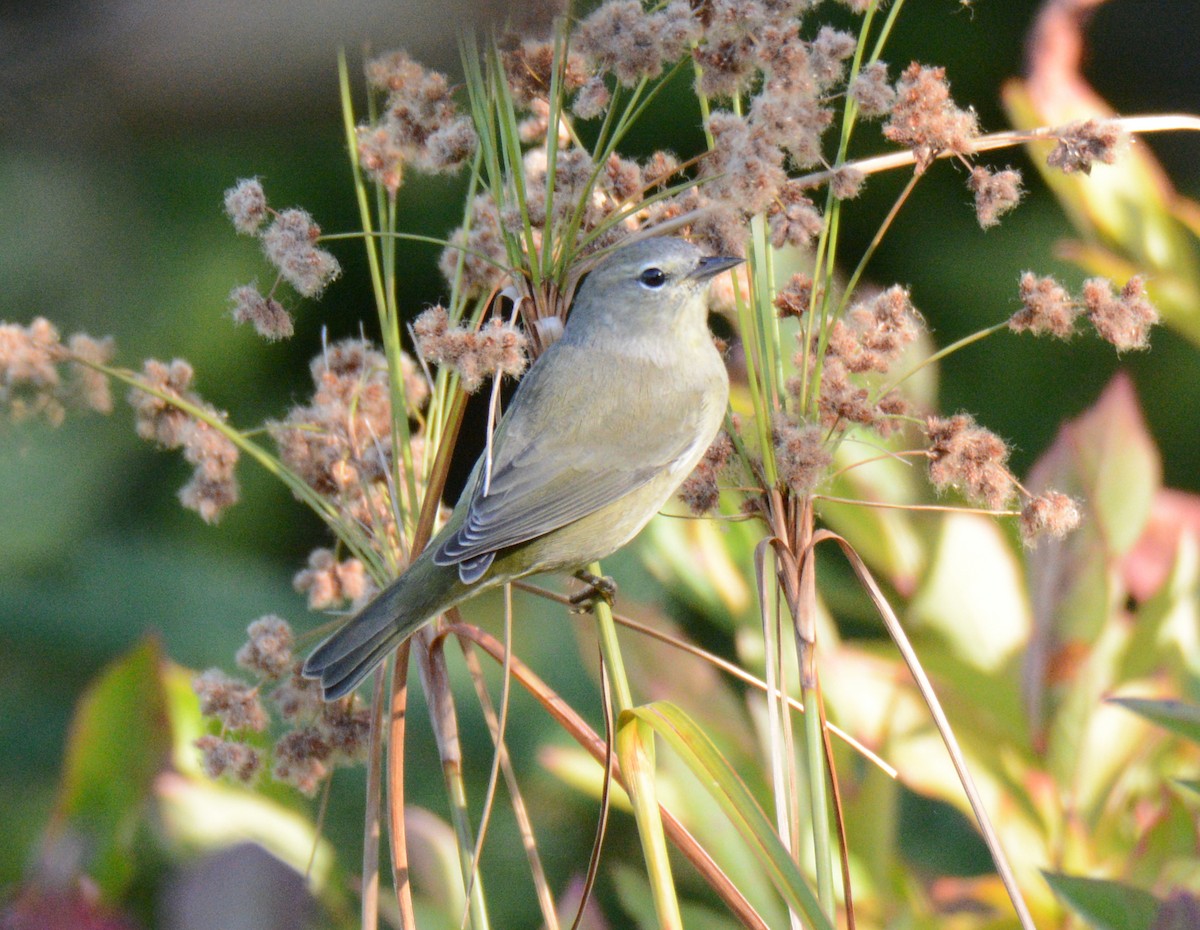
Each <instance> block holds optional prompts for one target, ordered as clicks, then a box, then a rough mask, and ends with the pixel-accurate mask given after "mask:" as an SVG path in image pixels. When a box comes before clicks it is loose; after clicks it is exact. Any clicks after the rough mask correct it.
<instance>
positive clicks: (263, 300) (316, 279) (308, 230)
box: [225, 178, 342, 341]
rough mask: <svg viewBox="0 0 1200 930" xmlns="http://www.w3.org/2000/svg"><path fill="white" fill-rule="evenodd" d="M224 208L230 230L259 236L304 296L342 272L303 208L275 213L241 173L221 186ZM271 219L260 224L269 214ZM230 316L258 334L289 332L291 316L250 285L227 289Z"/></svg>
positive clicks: (285, 277) (256, 182) (257, 185)
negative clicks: (322, 245)
mask: <svg viewBox="0 0 1200 930" xmlns="http://www.w3.org/2000/svg"><path fill="white" fill-rule="evenodd" d="M225 213H226V215H227V216H228V217H229V219H230V221H231V222H232V223H233V226H234V229H236V230H237V231H238V232H239V233H243V234H245V235H253V236H258V238H259V240H260V241H261V242H262V248H263V253H264V254H265V255H266V257H267V260H268V261H269V262H271V264H272V265H274V266H275V267H276V268H277V269H278V270H279V276H280V277H281V278H282V279H283V280H285V281H287V282H288V284H290V285H291V286H292V287H294V288H295V289H296V291H297V292H298V293H299V294H300V295H301V296H303V297H319V296H320V295H321V292H322V291H323V290H325V286H326V285H327V284H329V282H330V281H332V280H333V279H334V278H336V277H337V276H338V275H340V274H341V273H342V267H341V265H339V264H338V260H337V259H336V258H334V257H333V255H332V254H330V253H329V252H327V251H325V250H324V249H321V248H318V247H317V240H318V239H319V238H320V236H321V228H320V227H319V226H317V224H316V223H315V222H313V218H312V217H311V216H310V215H309V214H308V213H307V212H306V211H304V210H301V209H299V208H292V209H289V210H283V211H281V212H278V213H276V212H275V211H274V210H272V209H271V208H270V206H269V205H268V204H267V197H266V194H265V193H264V191H263V187H262V183H261V182H260V181H259V180H258V179H257V178H244V179H242V180H240V181H238V182H237V183H236V184H235V185H234V186H233V187H231V188H229V190H227V191H225ZM271 217H274V219H273V220H272V221H271V222H270V223H269V224H268V225H267V226H266V228H265V229H264V228H263V224H264V223H267V220H268V219H271ZM229 300H230V302H231V303H232V304H233V309H232V313H233V318H234V320H235V321H236V322H238V323H252V324H253V325H254V328H255V330H257V331H258V333H259V335H261V336H263V337H264V338H266V339H269V340H271V341H275V340H277V339H285V338H287V337H288V336H290V335H291V334H292V318H291V316H290V315H289V314H288V312H287V311H286V310H285V309H284V308H283V306H282V305H281V304H280V303H279V302H278V301H277V300H275V299H274V298H273V296H271V295H267V296H266V297H264V296H263V295H262V294H260V293H259V292H258V289H257V288H256V287H254V286H253V285H245V286H242V287H236V288H234V289H233V291H232V292H230V295H229Z"/></svg>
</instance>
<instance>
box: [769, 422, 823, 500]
mask: <svg viewBox="0 0 1200 930" xmlns="http://www.w3.org/2000/svg"><path fill="white" fill-rule="evenodd" d="M773 438H774V444H775V464H776V465H777V466H778V468H779V477H780V478H781V479H782V480H783V483H784V484H786V485H787V486H788V487H789V488H790V489H791V490H792V492H793V493H795V494H800V495H804V494H808V493H809V492H811V491H813V490H814V489H815V488H816V487H817V486H818V485H819V484H820V483H821V482H822V481H823V480H824V479H825V476H826V474H827V473H828V470H829V465H830V463H832V462H833V454H832V453H831V452H830V451H829V447H828V444H827V443H826V441H825V438H826V432H825V430H824V429H822V428H821V427H820V426H817V425H816V424H815V423H808V424H800V425H796V424H793V423H787V422H782V421H781V422H779V423H776V424H775V429H774V431H773Z"/></svg>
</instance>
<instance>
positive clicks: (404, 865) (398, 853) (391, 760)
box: [387, 640, 417, 930]
mask: <svg viewBox="0 0 1200 930" xmlns="http://www.w3.org/2000/svg"><path fill="white" fill-rule="evenodd" d="M410 648H411V647H410V645H409V640H405V641H404V642H403V643H401V644H400V647H399V648H398V649H397V650H396V652H395V654H394V656H393V662H394V664H393V665H392V687H391V700H390V702H389V703H390V706H389V710H388V738H387V808H388V839H389V841H390V842H391V847H392V886H393V887H394V888H395V889H396V907H397V909H398V911H399V913H400V926H401V928H402V930H417V916H416V912H415V911H414V909H413V899H412V884H411V882H410V881H409V871H408V840H407V834H406V831H405V826H404V733H405V729H406V723H407V721H408V717H407V714H408V654H409V651H410Z"/></svg>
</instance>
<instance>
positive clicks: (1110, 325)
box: [1082, 275, 1158, 351]
mask: <svg viewBox="0 0 1200 930" xmlns="http://www.w3.org/2000/svg"><path fill="white" fill-rule="evenodd" d="M1082 300H1083V306H1084V308H1085V310H1086V312H1087V317H1088V321H1089V322H1090V323H1091V324H1092V326H1094V327H1095V328H1096V332H1097V334H1098V335H1099V336H1100V338H1101V339H1103V340H1104V341H1105V342H1111V343H1112V344H1113V345H1114V346H1116V347H1117V349H1118V350H1119V351H1126V350H1128V349H1145V348H1148V347H1149V345H1150V327H1151V326H1153V325H1154V324H1155V323H1157V322H1158V311H1156V310H1155V309H1154V305H1153V304H1151V303H1150V298H1149V297H1148V296H1147V295H1146V283H1145V281H1144V280H1143V279H1142V277H1141V276H1140V275H1135V276H1134V277H1132V278H1130V279H1129V280H1128V281H1127V282H1126V283H1125V286H1124V287H1123V288H1121V293H1120V294H1114V293H1113V286H1112V282H1111V281H1109V280H1107V279H1106V278H1089V279H1088V280H1086V281H1084V282H1083V295H1082Z"/></svg>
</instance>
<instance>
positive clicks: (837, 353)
mask: <svg viewBox="0 0 1200 930" xmlns="http://www.w3.org/2000/svg"><path fill="white" fill-rule="evenodd" d="M812 286H813V284H812V279H811V278H809V277H808V276H807V275H796V276H794V277H793V278H792V280H791V282H790V283H789V284H788V286H787V287H785V288H783V289H782V290H781V291H780V292H779V294H778V295H777V296H776V299H775V306H776V308H777V309H778V310H779V313H780V316H802V315H803V314H805V313H807V312H808V308H809V302H810V301H811V299H812ZM922 325H923V321H922V319H921V315H920V313H918V312H917V310H916V308H915V307H914V306H913V304H912V300H911V298H910V296H909V293H908V291H907V290H906V289H905V288H903V287H900V286H899V285H894V286H892V287H890V288H888V289H887V290H886V291H883V292H881V293H879V294H877V295H875V296H874V297H872V298H869V299H866V300H861V301H858V302H856V303H855V304H853V305H852V306H851V307H850V309H849V310H848V311H847V312H846V314H845V316H844V317H843V318H841V319H836V320H834V321H833V322H832V323H830V324H829V325H828V335H827V340H826V346H825V355H824V358H823V360H822V362H821V364H820V365H818V364H816V355H815V347H814V348H813V349H811V350H809V364H808V370H809V371H810V372H812V373H813V374H814V375H815V374H816V373H818V372H819V377H820V381H819V387H818V390H817V414H818V422H819V424H820V427H821V428H823V429H824V430H825V431H827V432H828V431H829V430H834V429H836V428H838V427H839V426H845V425H847V424H859V425H862V426H870V427H873V428H875V429H877V430H878V431H880V432H881V433H884V434H886V433H889V432H891V430H892V429H893V422H894V420H895V419H896V418H897V417H899V416H901V415H903V414H904V413H905V412H906V411H907V403H906V402H905V400H904V398H903V396H902V395H901V394H899V393H898V392H895V391H893V392H891V393H889V394H887V395H885V396H884V397H882V398H879V399H877V400H873V399H872V396H871V391H870V390H869V389H868V387H867V385H866V384H864V383H860V382H861V381H863V376H865V375H869V374H872V373H877V374H882V373H885V372H887V371H889V370H890V369H891V367H892V366H893V365H894V364H895V363H896V361H897V360H898V359H899V358H900V356H901V355H902V354H903V352H904V349H905V347H906V346H908V345H909V344H910V343H911V342H913V340H915V339H916V338H917V336H918V335H919V333H920V331H921V328H922ZM797 339H798V341H800V342H801V349H800V351H799V352H797V353H796V356H795V358H794V363H795V365H796V369H797V370H803V369H804V361H805V349H804V347H803V333H802V332H801V333H799V334H797ZM808 387H809V386H808V385H806V384H805V383H804V382H803V380H802V378H801V376H799V375H797V376H795V377H792V378H791V379H789V380H788V383H787V389H788V392H789V393H790V394H791V395H792V396H793V397H795V398H797V399H798V400H799V399H800V398H802V397H803V396H805V395H806V394H807V393H808V391H807V390H806V389H807V388H808ZM801 426H805V424H801ZM781 430H782V427H781V426H780V425H779V424H777V425H776V434H777V435H783V433H782V432H781ZM787 441H788V442H789V443H792V444H793V445H794V444H795V442H796V437H795V436H792V435H790V434H789V435H788V436H787ZM807 441H809V442H811V441H812V440H811V437H809V439H808V440H807ZM777 445H778V443H777ZM796 448H797V449H798V448H799V447H796ZM790 454H792V455H793V456H795V455H797V454H798V452H796V451H795V450H794V451H793V452H792V453H790ZM800 461H808V457H806V456H801V458H800ZM801 471H803V469H801ZM798 486H799V485H798Z"/></svg>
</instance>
